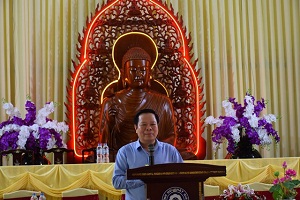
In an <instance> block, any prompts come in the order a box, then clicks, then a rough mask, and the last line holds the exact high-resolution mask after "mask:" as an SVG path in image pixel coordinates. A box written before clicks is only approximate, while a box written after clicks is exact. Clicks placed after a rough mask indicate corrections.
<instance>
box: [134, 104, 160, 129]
mask: <svg viewBox="0 0 300 200" xmlns="http://www.w3.org/2000/svg"><path fill="white" fill-rule="evenodd" d="M145 113H152V114H154V116H155V119H156V122H157V124H158V123H159V116H158V115H157V114H156V112H155V111H154V110H152V109H148V108H147V109H143V110H140V111H139V112H138V113H137V114H136V115H135V117H134V119H133V122H134V124H135V125H136V126H137V125H138V123H139V116H140V115H141V114H145Z"/></svg>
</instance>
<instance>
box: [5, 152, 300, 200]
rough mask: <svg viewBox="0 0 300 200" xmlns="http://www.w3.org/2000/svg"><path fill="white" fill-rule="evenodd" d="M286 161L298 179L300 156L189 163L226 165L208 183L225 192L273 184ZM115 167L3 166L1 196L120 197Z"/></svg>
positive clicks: (82, 165)
mask: <svg viewBox="0 0 300 200" xmlns="http://www.w3.org/2000/svg"><path fill="white" fill-rule="evenodd" d="M284 161H286V162H287V164H288V168H292V169H294V170H296V171H297V177H296V178H297V179H300V176H299V172H300V163H299V161H300V157H285V158H260V159H233V160H228V159H218V160H189V161H185V162H187V163H202V164H212V165H222V166H226V171H227V175H226V176H224V177H211V178H208V179H207V180H206V181H205V184H207V185H216V186H219V187H220V190H221V191H222V190H224V189H225V188H227V187H228V185H229V184H231V185H237V184H238V183H241V184H249V183H253V182H261V183H266V184H270V183H272V181H273V179H274V175H273V174H274V172H275V171H280V172H282V171H283V170H282V163H283V162H284ZM113 168H114V163H101V164H97V163H94V164H62V165H60V164H59V165H23V166H0V182H1V184H0V199H1V198H2V195H3V193H7V192H12V191H16V190H20V189H28V190H36V191H42V192H44V193H45V194H46V197H47V200H52V199H53V200H58V199H61V193H62V191H65V190H71V189H74V188H78V187H84V188H90V189H97V190H99V196H100V199H106V198H107V199H109V200H115V199H119V198H120V197H121V191H120V190H116V189H114V187H113V186H112V182H111V178H112V173H113Z"/></svg>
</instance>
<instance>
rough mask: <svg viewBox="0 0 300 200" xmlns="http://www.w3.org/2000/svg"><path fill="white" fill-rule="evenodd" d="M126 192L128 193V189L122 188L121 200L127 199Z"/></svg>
mask: <svg viewBox="0 0 300 200" xmlns="http://www.w3.org/2000/svg"><path fill="white" fill-rule="evenodd" d="M125 194H126V190H125V189H122V190H121V200H125Z"/></svg>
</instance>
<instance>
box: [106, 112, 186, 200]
mask: <svg viewBox="0 0 300 200" xmlns="http://www.w3.org/2000/svg"><path fill="white" fill-rule="evenodd" d="M158 124H159V117H158V115H157V114H156V112H155V111H154V110H152V109H143V110H141V111H139V112H138V113H137V114H136V116H135V117H134V129H135V131H136V133H137V136H138V140H137V141H135V142H132V143H129V144H127V145H125V146H123V147H121V148H120V149H119V151H118V153H117V156H116V161H115V169H114V173H113V178H112V182H113V186H114V187H115V188H116V189H126V195H125V196H126V200H146V188H145V183H144V182H143V181H141V180H127V178H126V171H127V169H133V168H138V167H143V166H147V165H153V164H163V163H182V162H183V159H182V157H181V155H180V153H179V152H178V151H177V149H176V148H175V147H174V146H173V145H170V144H168V143H165V142H161V141H159V140H157V135H158V134H159V133H158Z"/></svg>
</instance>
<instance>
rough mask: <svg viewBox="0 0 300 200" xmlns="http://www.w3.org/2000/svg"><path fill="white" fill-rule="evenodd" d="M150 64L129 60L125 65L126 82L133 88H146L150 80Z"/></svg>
mask: <svg viewBox="0 0 300 200" xmlns="http://www.w3.org/2000/svg"><path fill="white" fill-rule="evenodd" d="M149 65H150V62H149V61H147V60H129V61H127V62H126V63H125V77H126V78H127V80H126V82H127V84H128V85H129V87H131V88H145V87H146V86H147V84H148V82H149V80H150V66H149Z"/></svg>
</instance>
